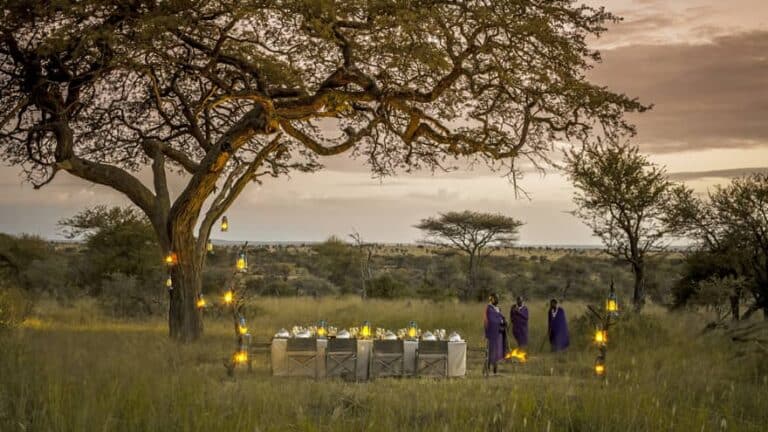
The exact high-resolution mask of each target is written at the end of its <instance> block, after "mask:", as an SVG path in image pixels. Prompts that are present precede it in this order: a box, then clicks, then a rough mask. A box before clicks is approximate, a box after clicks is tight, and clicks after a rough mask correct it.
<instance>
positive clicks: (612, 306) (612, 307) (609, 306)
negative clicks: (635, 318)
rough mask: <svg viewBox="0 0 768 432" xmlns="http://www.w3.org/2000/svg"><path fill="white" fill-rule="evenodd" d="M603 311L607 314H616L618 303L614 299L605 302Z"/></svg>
mask: <svg viewBox="0 0 768 432" xmlns="http://www.w3.org/2000/svg"><path fill="white" fill-rule="evenodd" d="M605 310H606V311H608V312H618V311H619V303H618V302H617V301H616V300H614V299H608V300H606V301H605Z"/></svg>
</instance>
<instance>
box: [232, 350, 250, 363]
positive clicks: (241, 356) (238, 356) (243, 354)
mask: <svg viewBox="0 0 768 432" xmlns="http://www.w3.org/2000/svg"><path fill="white" fill-rule="evenodd" d="M233 360H234V361H235V363H240V364H243V363H246V362H247V361H248V351H243V350H240V351H238V352H236V353H235V355H234V357H233Z"/></svg>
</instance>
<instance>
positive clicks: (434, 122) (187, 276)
mask: <svg viewBox="0 0 768 432" xmlns="http://www.w3.org/2000/svg"><path fill="white" fill-rule="evenodd" d="M614 20H615V17H614V16H613V15H611V14H610V13H608V12H606V11H605V10H603V9H595V8H590V7H586V6H579V5H577V4H576V3H574V2H573V1H571V0H517V1H508V2H506V1H505V2H501V1H490V0H486V1H450V0H424V1H418V2H416V1H413V2H410V1H408V2H404V1H394V0H391V1H390V0H362V1H360V0H346V1H344V0H338V1H331V0H326V1H316V0H181V1H157V0H99V1H96V0H78V1H75V0H60V1H56V2H50V1H47V0H6V1H4V2H3V7H2V17H0V89H1V91H2V93H1V95H0V122H1V123H0V131H1V132H2V141H0V151H1V154H2V159H3V160H4V161H6V162H7V163H10V164H13V165H16V166H19V167H21V168H22V169H23V170H24V172H25V173H26V175H27V177H28V179H29V180H30V181H31V182H32V183H33V184H34V185H35V186H36V187H41V186H43V185H45V184H46V183H48V182H50V181H51V180H52V179H53V176H54V175H56V173H58V172H60V171H65V172H67V173H69V174H71V175H74V176H77V177H80V178H82V179H84V180H86V181H89V182H93V183H98V184H101V185H105V186H107V187H111V188H114V189H116V190H118V191H120V192H122V193H123V194H125V195H126V196H127V197H128V198H129V199H130V200H131V201H132V202H133V203H134V204H135V205H136V206H138V207H139V208H140V209H141V210H142V211H143V212H144V213H146V214H147V216H148V217H149V219H150V221H151V223H152V226H153V228H154V230H155V232H156V234H157V237H158V240H159V243H160V245H161V247H162V249H163V251H164V252H170V251H174V252H176V253H177V254H178V258H179V264H178V265H177V266H176V267H175V268H174V269H173V277H174V287H176V289H174V290H173V292H172V294H171V298H170V314H169V325H170V333H171V336H172V337H174V338H176V339H179V340H183V341H190V340H194V339H196V338H198V337H199V336H200V334H201V333H202V320H201V314H200V311H198V310H197V309H196V308H195V297H196V296H197V295H198V294H199V292H200V286H201V283H200V273H201V268H202V266H203V264H204V260H205V253H204V251H205V248H204V245H205V242H206V239H207V238H208V236H209V233H210V230H211V227H212V226H213V225H214V223H215V221H216V220H217V219H218V218H219V217H220V216H221V215H222V213H223V212H225V211H226V210H227V208H228V207H229V206H230V205H231V204H232V203H233V202H234V201H235V199H236V198H237V197H238V195H239V194H240V193H241V192H242V190H243V189H244V188H245V187H246V185H247V184H249V183H250V182H252V181H254V180H257V181H258V179H259V178H260V177H261V176H265V175H267V176H269V175H271V176H279V175H282V174H285V173H288V172H289V171H291V170H305V171H311V170H315V169H317V168H318V167H319V164H318V157H321V156H329V155H336V154H340V153H344V152H349V153H350V154H352V155H355V156H358V157H360V158H362V159H364V160H365V161H366V162H367V163H368V164H369V165H370V167H371V169H372V171H373V172H374V173H375V174H377V175H387V174H391V173H393V172H395V171H397V170H410V169H439V168H442V167H446V166H448V165H450V164H451V163H453V162H452V160H453V159H455V158H460V157H461V158H468V159H471V160H479V161H481V162H485V163H488V164H489V165H492V166H494V167H496V168H500V169H505V170H509V172H512V173H514V172H516V171H515V161H517V160H518V159H519V158H527V159H529V160H530V161H531V162H533V163H535V164H540V163H543V162H546V160H547V153H548V152H549V151H550V149H551V143H552V142H553V141H554V140H572V141H575V140H584V139H586V138H587V137H588V136H589V135H590V133H591V131H592V130H593V128H596V127H599V130H601V131H603V130H610V131H616V130H620V129H631V127H630V126H629V125H627V124H626V123H625V122H624V120H623V114H624V113H625V112H627V111H640V110H643V109H645V108H644V107H643V106H642V105H640V104H639V103H638V102H637V101H635V100H634V99H630V98H628V97H626V96H624V95H619V94H615V93H613V92H611V91H609V90H607V89H605V88H603V87H600V86H597V85H594V84H592V83H590V82H588V81H587V79H586V78H585V76H584V73H585V70H587V69H588V68H589V67H590V66H591V65H592V64H593V63H594V62H596V61H598V60H599V55H598V53H597V52H595V51H593V50H591V49H589V47H588V46H587V42H586V41H587V38H589V37H593V36H595V35H599V34H600V33H601V32H603V31H604V30H605V24H606V22H611V21H614ZM141 170H145V171H146V172H151V180H150V181H148V182H147V184H145V183H143V182H142V181H140V179H139V178H138V177H137V175H136V173H137V172H139V171H141ZM177 174H180V175H182V176H183V178H184V180H185V182H186V183H185V186H184V188H183V190H182V191H181V192H180V193H179V194H178V195H177V196H171V194H170V193H169V191H168V184H167V178H168V176H169V175H177Z"/></svg>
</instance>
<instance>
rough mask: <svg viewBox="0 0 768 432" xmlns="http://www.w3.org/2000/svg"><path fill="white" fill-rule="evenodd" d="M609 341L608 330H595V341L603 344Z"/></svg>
mask: <svg viewBox="0 0 768 432" xmlns="http://www.w3.org/2000/svg"><path fill="white" fill-rule="evenodd" d="M607 342H608V331H607V330H600V329H597V330H596V331H595V343H597V344H600V345H603V344H606V343H607Z"/></svg>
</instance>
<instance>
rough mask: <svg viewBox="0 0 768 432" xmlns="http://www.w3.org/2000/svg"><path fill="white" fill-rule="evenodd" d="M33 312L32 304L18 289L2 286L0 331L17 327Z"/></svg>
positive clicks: (0, 294) (0, 291)
mask: <svg viewBox="0 0 768 432" xmlns="http://www.w3.org/2000/svg"><path fill="white" fill-rule="evenodd" d="M30 312H32V302H31V301H30V300H29V299H28V298H27V296H25V295H24V292H23V291H22V290H20V289H19V288H16V287H13V288H11V287H7V286H0V330H4V329H9V328H14V327H17V326H18V325H19V324H21V323H22V322H23V321H24V318H26V317H27V316H28V315H29V314H30Z"/></svg>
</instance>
